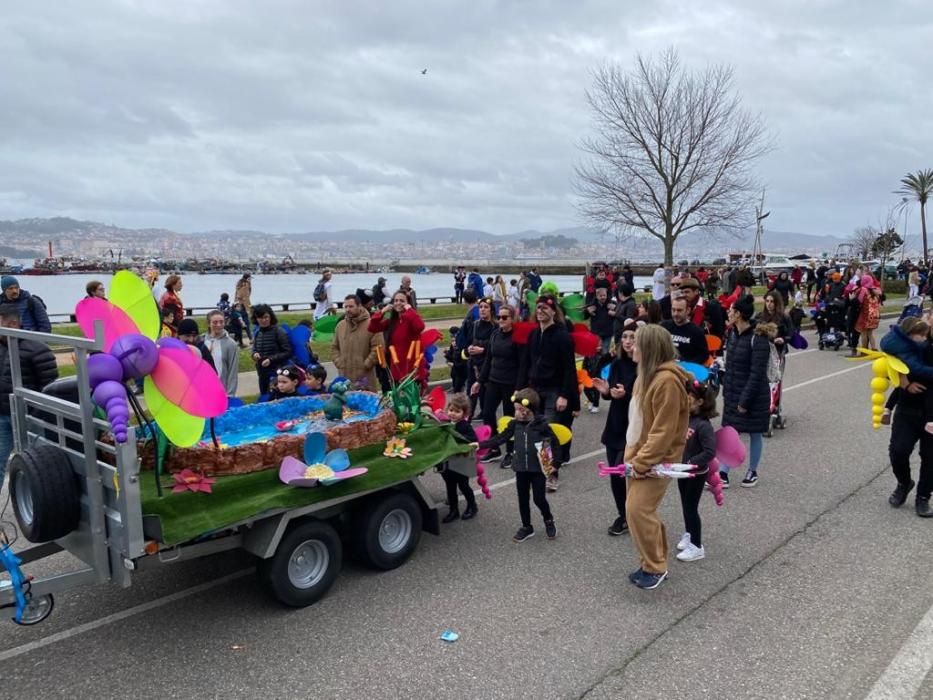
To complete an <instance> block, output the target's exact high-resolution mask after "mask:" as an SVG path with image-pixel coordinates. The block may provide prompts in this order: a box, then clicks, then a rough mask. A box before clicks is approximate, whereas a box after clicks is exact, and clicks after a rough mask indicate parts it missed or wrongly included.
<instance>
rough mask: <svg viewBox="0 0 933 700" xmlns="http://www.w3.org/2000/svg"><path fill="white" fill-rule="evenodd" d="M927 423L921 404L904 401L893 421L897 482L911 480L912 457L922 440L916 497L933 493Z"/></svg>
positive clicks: (932, 444)
mask: <svg viewBox="0 0 933 700" xmlns="http://www.w3.org/2000/svg"><path fill="white" fill-rule="evenodd" d="M926 422H927V418H926V413H925V411H924V409H923V407H922V406H912V405H909V404H908V405H905V404H904V403H903V402H901V403H900V404H899V405H898V407H897V409H896V410H895V411H894V419H893V420H892V421H891V442H890V444H889V445H888V456H889V457H890V459H891V469H892V471H893V472H894V476H895V477H896V478H897V481H898V483H901V484H909V483H910V456H911V454H912V453H913V451H914V447H916V445H917V442H919V443H920V474H919V476H918V477H917V498H929V497H930V494H931V492H933V435H930V434H929V433H927V432H926V430H925V429H924V427H925V425H926Z"/></svg>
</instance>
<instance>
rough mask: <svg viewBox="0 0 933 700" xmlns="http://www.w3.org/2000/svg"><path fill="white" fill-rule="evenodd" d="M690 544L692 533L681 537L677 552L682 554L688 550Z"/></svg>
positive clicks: (686, 533)
mask: <svg viewBox="0 0 933 700" xmlns="http://www.w3.org/2000/svg"><path fill="white" fill-rule="evenodd" d="M689 544H690V533H689V532H685V533H684V534H682V535H681V536H680V542H678V543H677V551H678V552H682V551H684V550H685V549H686V548H687V545H689Z"/></svg>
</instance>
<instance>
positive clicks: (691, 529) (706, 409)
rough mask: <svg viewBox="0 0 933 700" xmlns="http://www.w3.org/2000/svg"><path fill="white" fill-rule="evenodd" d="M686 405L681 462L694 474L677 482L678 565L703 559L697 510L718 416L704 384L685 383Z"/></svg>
mask: <svg viewBox="0 0 933 700" xmlns="http://www.w3.org/2000/svg"><path fill="white" fill-rule="evenodd" d="M687 401H688V402H689V404H690V423H689V427H688V428H687V444H686V445H685V446H684V458H683V462H684V464H695V465H696V466H697V471H696V472H695V476H694V477H693V478H691V479H678V480H677V488H678V489H679V490H680V506H681V508H682V510H683V513H684V529H685V530H686V532H685V533H684V534H683V536H682V537H681V538H680V542H679V543H678V544H677V549H679V550H680V552H679V553H678V555H677V558H678V559H679V560H680V561H697V560H698V559H703V558H704V557H705V556H706V550H704V549H703V524H702V523H701V522H700V509H699V506H700V496H702V495H703V486H704V485H705V483H706V478H705V477H706V473H707V472H708V471H709V463H710V462H711V461H712V460H713V458H715V457H716V431H715V430H713V425H712V423H710V420H711V419H712V418H715V417H716V416H717V415H719V414H718V413H717V412H716V393H715V392H714V391H713V390H712V389H711V388H710V387H709V386H707V385H706V384H701V383H700V382H698V381H696V380H690V381H689V382H687Z"/></svg>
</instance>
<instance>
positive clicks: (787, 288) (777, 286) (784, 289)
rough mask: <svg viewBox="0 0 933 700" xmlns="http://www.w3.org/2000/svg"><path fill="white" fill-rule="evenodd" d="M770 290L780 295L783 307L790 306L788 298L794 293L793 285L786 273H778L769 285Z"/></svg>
mask: <svg viewBox="0 0 933 700" xmlns="http://www.w3.org/2000/svg"><path fill="white" fill-rule="evenodd" d="M771 290H772V291H775V292H777V293H778V294H780V295H781V299H782V300H783V301H784V306H785V307H787V306H788V305H789V304H790V297H791V295H792V294H793V292H794V283H793V281H791V278H790V277H789V276H788V274H787V273H786V272H782V273H780V274H779V275H778V276H777V278H776V279H775V280H774V282H772V283H771Z"/></svg>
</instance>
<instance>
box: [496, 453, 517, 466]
mask: <svg viewBox="0 0 933 700" xmlns="http://www.w3.org/2000/svg"><path fill="white" fill-rule="evenodd" d="M514 457H515V455H513V454H512V453H511V452H509V453H508V454H506V455H505V456H504V457H503V458H502V461H501V462H499V468H500V469H511V468H512V459H513V458H514Z"/></svg>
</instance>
